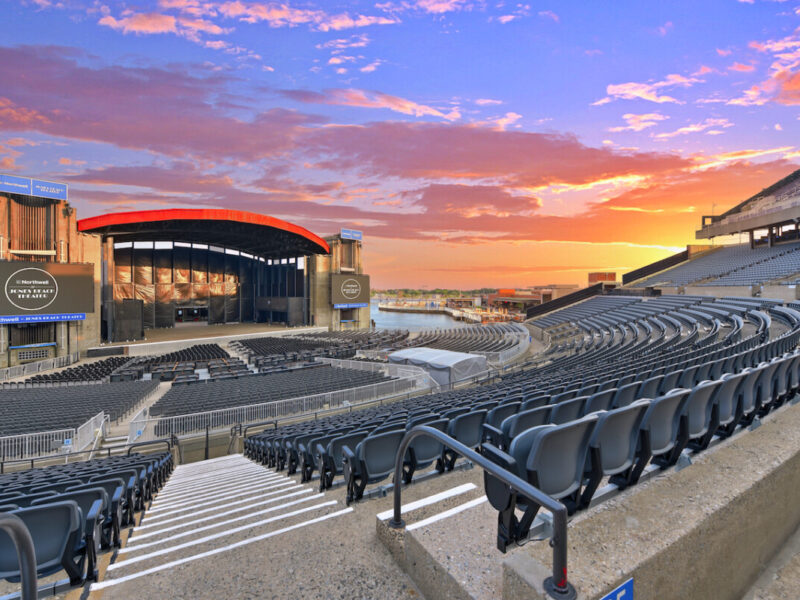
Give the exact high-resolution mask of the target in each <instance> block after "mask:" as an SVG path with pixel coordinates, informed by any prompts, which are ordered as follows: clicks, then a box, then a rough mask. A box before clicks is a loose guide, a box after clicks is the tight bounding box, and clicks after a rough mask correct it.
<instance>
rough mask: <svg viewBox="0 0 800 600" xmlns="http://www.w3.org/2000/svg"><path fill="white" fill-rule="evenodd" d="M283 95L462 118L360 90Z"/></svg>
mask: <svg viewBox="0 0 800 600" xmlns="http://www.w3.org/2000/svg"><path fill="white" fill-rule="evenodd" d="M281 94H282V95H284V96H285V97H287V98H291V99H292V100H296V101H298V102H307V103H315V104H335V105H340V106H358V107H360V108H383V109H388V110H391V111H394V112H398V113H402V114H404V115H413V116H415V117H425V116H431V117H440V118H443V119H446V120H448V121H453V120H456V119H458V118H460V116H461V115H460V113H459V112H458V111H457V110H450V111H448V112H444V111H442V110H439V109H436V108H433V107H431V106H428V105H426V104H420V103H418V102H414V101H413V100H408V99H406V98H401V97H399V96H392V95H390V94H383V93H380V92H369V91H366V90H359V89H342V88H334V89H328V90H324V91H323V92H312V91H308V90H282V91H281Z"/></svg>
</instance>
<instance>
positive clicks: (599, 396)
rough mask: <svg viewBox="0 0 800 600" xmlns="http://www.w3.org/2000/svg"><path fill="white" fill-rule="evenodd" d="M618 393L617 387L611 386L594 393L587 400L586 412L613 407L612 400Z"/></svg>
mask: <svg viewBox="0 0 800 600" xmlns="http://www.w3.org/2000/svg"><path fill="white" fill-rule="evenodd" d="M616 393H617V388H611V389H608V390H603V391H601V392H596V393H594V394H592V395H591V396H589V399H588V400H587V401H586V407H585V408H584V412H585V413H586V414H587V415H588V414H591V413H593V412H597V411H598V410H608V409H609V408H611V402H612V401H613V400H614V395H615V394H616Z"/></svg>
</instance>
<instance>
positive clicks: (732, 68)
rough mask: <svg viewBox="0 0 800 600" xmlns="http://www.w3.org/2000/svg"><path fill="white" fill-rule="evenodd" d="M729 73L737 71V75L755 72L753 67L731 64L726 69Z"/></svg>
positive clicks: (737, 63) (736, 63) (738, 63)
mask: <svg viewBox="0 0 800 600" xmlns="http://www.w3.org/2000/svg"><path fill="white" fill-rule="evenodd" d="M728 70H729V71H738V72H739V73H752V72H753V71H755V70H756V68H755V67H754V66H753V65H745V64H742V63H740V62H735V63H733V64H732V65H731V66H730V67H728Z"/></svg>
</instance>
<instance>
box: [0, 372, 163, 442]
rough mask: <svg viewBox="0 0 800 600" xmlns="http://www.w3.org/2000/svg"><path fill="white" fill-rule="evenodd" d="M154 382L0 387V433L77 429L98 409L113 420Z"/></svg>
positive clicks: (124, 411)
mask: <svg viewBox="0 0 800 600" xmlns="http://www.w3.org/2000/svg"><path fill="white" fill-rule="evenodd" d="M156 385H157V384H156V383H155V382H151V381H129V382H121V383H103V384H95V385H77V386H67V387H57V388H30V389H27V388H26V389H16V390H12V389H6V390H0V405H2V407H3V418H2V419H0V436H6V435H16V434H21V433H34V432H42V431H50V430H56V429H66V428H71V427H73V428H77V427H80V426H81V425H83V424H84V423H85V422H86V421H88V420H89V419H91V418H92V417H94V416H95V415H97V414H98V413H99V412H101V411H105V412H106V414H108V416H109V418H110V419H111V420H112V421H116V420H117V419H119V418H121V417H122V416H124V415H125V414H127V413H129V412H130V411H131V410H132V409H133V408H134V407H135V406H136V405H137V404H139V403H140V402H141V401H142V400H143V399H144V397H145V396H146V395H147V394H149V393H151V392H152V391H153V390H154V389H155V387H156ZM56 449H57V448H51V449H49V450H52V451H55V450H56ZM7 456H11V454H10V453H7Z"/></svg>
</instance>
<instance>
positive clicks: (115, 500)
mask: <svg viewBox="0 0 800 600" xmlns="http://www.w3.org/2000/svg"><path fill="white" fill-rule="evenodd" d="M120 500H122V486H117V488H116V489H115V490H114V495H113V496H112V497H111V504H117V503H118V502H119V501H120Z"/></svg>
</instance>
